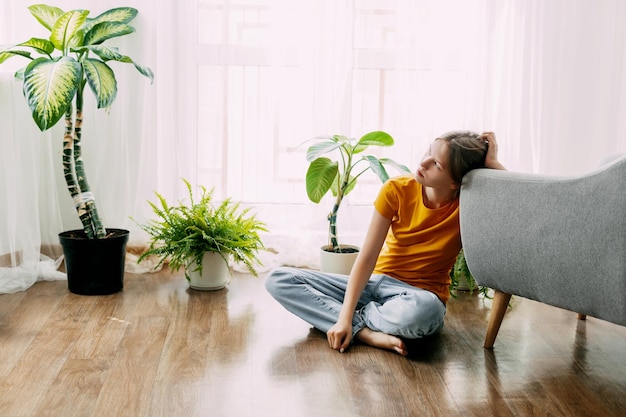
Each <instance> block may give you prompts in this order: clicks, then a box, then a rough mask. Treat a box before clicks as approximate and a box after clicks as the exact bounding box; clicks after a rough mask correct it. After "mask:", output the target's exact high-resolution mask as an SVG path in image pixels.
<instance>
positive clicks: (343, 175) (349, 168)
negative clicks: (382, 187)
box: [306, 131, 411, 252]
mask: <svg viewBox="0 0 626 417" xmlns="http://www.w3.org/2000/svg"><path fill="white" fill-rule="evenodd" d="M315 140H316V143H314V144H313V145H311V146H310V147H309V148H308V150H307V153H306V159H307V161H308V162H309V163H310V165H309V168H308V170H307V172H306V192H307V195H308V196H309V199H310V200H311V201H313V202H314V203H319V202H320V201H321V200H322V198H323V197H324V196H325V195H326V194H327V193H328V191H329V190H331V192H332V194H333V196H334V197H335V203H334V205H333V208H332V210H331V212H330V213H329V214H328V223H329V228H328V230H329V233H328V237H329V246H330V247H332V251H333V252H341V251H342V250H341V245H340V244H339V240H338V238H337V212H338V211H339V207H340V206H341V202H342V201H343V198H344V197H345V196H346V195H348V193H350V191H352V190H353V189H354V187H355V186H356V183H357V179H358V178H359V177H360V176H361V175H363V174H364V173H365V172H367V171H368V170H371V171H373V172H374V173H375V174H376V175H377V176H378V178H380V181H381V182H383V183H384V182H385V181H387V180H388V179H389V174H388V173H387V170H386V169H385V165H389V166H393V167H394V168H396V169H397V170H399V171H400V172H404V173H409V172H411V170H410V169H409V168H407V167H406V166H404V165H401V164H399V163H397V162H395V161H394V160H392V159H389V158H377V157H375V156H374V155H359V154H361V152H363V151H365V150H366V149H367V148H369V147H370V146H392V145H393V144H394V141H393V138H392V137H391V135H389V134H388V133H386V132H382V131H374V132H369V133H366V134H365V135H363V136H362V137H361V138H360V139H359V140H356V139H351V138H348V137H346V136H341V135H333V136H331V137H323V138H316V139H315ZM330 153H334V155H335V156H336V157H337V158H336V160H332V159H330V158H328V157H326V156H323V155H326V154H330ZM357 166H358V171H357Z"/></svg>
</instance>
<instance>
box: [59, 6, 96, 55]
mask: <svg viewBox="0 0 626 417" xmlns="http://www.w3.org/2000/svg"><path fill="white" fill-rule="evenodd" d="M88 14H89V11H88V10H72V11H69V12H67V13H65V14H64V15H63V16H61V17H60V18H59V19H58V20H57V21H56V23H55V24H54V27H53V28H52V34H51V35H50V42H52V44H53V45H54V47H55V48H56V49H58V50H59V51H63V52H64V53H65V51H66V50H67V49H68V48H69V46H70V45H73V44H72V43H70V41H72V39H73V38H74V36H75V35H76V34H77V33H80V30H81V28H82V26H83V24H85V20H86V19H87V15H88Z"/></svg>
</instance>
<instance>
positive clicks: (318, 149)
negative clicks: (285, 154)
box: [306, 139, 341, 162]
mask: <svg viewBox="0 0 626 417" xmlns="http://www.w3.org/2000/svg"><path fill="white" fill-rule="evenodd" d="M340 146H341V144H340V143H337V142H335V141H333V140H330V139H329V140H325V141H324V142H319V143H316V144H314V145H311V146H310V147H309V149H307V151H306V160H307V161H308V162H311V161H313V160H315V159H317V158H318V157H319V156H320V155H324V154H326V153H328V152H332V151H334V150H335V149H337V148H339V147H340Z"/></svg>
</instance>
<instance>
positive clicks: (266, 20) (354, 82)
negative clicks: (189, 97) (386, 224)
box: [197, 0, 480, 221]
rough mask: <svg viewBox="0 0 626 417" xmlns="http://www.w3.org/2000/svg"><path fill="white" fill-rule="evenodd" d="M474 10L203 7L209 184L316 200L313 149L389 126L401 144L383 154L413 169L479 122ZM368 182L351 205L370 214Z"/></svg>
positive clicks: (269, 2)
mask: <svg viewBox="0 0 626 417" xmlns="http://www.w3.org/2000/svg"><path fill="white" fill-rule="evenodd" d="M467 3H468V2H464V1H446V2H441V1H437V2H434V1H433V2H429V1H418V2H414V1H394V2H389V1H363V0H361V1H359V0H354V1H346V0H339V1H337V0H332V1H331V0H328V1H300V0H298V1H293V0H283V1H279V0H240V1H227V0H198V2H197V28H198V29H197V41H198V48H199V49H198V50H199V53H198V54H197V56H198V62H197V65H198V67H197V74H198V76H197V79H198V106H197V121H198V129H197V132H198V171H199V172H198V182H199V183H201V184H204V185H206V186H209V187H213V186H215V187H216V190H217V191H218V193H220V194H221V195H222V196H232V197H234V198H236V199H238V200H242V201H245V202H248V203H254V204H264V203H272V204H276V203H279V204H280V203H289V204H293V203H306V202H307V201H308V200H307V198H306V193H305V189H304V175H305V172H306V167H307V163H306V161H305V155H304V153H305V150H306V144H304V145H303V142H305V141H306V140H307V139H310V138H313V137H315V136H319V135H330V134H343V135H347V136H352V137H358V136H360V135H362V134H364V133H366V132H368V131H370V130H378V129H382V130H386V131H388V132H389V133H391V134H392V136H394V138H395V139H396V146H395V147H393V148H392V149H382V150H376V151H375V152H376V154H377V155H378V156H387V157H392V158H394V159H396V160H397V161H399V162H401V163H404V164H405V165H408V166H410V167H411V168H413V167H414V166H415V164H416V163H417V162H418V161H419V159H420V157H421V156H422V155H423V152H424V150H425V149H426V147H427V145H428V143H429V142H430V141H432V140H433V139H434V138H435V137H436V136H437V135H439V134H441V133H443V132H445V131H447V130H450V129H452V128H467V127H468V126H467V125H468V123H472V120H471V119H472V117H473V115H472V114H470V113H468V111H467V108H468V100H471V98H472V94H473V93H472V88H471V85H472V84H471V83H472V81H473V77H475V76H476V70H477V62H478V61H477V57H478V52H477V51H479V50H480V45H479V44H478V42H477V41H476V39H477V38H478V34H479V32H480V27H479V26H478V21H479V20H477V19H474V18H473V17H472V14H474V15H476V14H478V13H480V10H478V9H477V8H476V7H473V6H471V5H467ZM473 3H474V5H475V4H476V3H477V2H473ZM478 3H480V2H478ZM470 107H471V106H470ZM393 174H395V173H392V175H393ZM362 178H363V180H362V181H361V183H360V186H359V187H358V188H357V189H356V190H355V192H354V193H353V194H352V195H351V196H350V197H351V198H350V199H349V200H348V202H347V203H346V205H348V204H353V205H354V204H356V205H361V204H363V205H366V206H368V207H371V203H372V200H373V198H374V197H375V195H376V193H377V191H378V189H379V187H380V184H379V182H378V180H377V179H376V178H375V177H373V176H364V177H362ZM327 204H328V205H329V206H330V202H328V203H327ZM321 220H322V221H323V219H321Z"/></svg>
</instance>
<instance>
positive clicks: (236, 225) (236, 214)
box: [137, 179, 267, 279]
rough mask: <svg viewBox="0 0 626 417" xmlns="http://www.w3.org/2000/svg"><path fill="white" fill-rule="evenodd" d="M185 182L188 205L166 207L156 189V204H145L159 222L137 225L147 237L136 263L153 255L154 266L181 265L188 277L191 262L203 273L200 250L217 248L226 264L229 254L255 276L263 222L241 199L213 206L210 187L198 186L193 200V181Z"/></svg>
mask: <svg viewBox="0 0 626 417" xmlns="http://www.w3.org/2000/svg"><path fill="white" fill-rule="evenodd" d="M183 181H184V182H185V185H186V187H187V191H188V194H189V204H184V203H183V202H182V201H179V202H178V205H170V204H169V203H168V202H167V201H166V199H165V198H164V197H163V196H162V195H161V194H159V193H155V194H156V196H157V198H158V202H157V203H153V202H148V204H150V207H152V211H153V212H154V214H155V215H156V217H157V220H151V221H149V222H148V223H146V224H143V225H140V227H141V228H142V229H143V230H144V231H146V232H147V233H148V234H149V235H150V236H151V240H150V246H149V247H148V249H147V250H146V251H145V252H144V253H143V254H141V256H140V257H139V259H138V261H137V262H141V261H142V260H144V259H145V258H146V257H148V256H156V257H157V258H158V259H159V261H158V263H157V265H156V268H159V267H161V266H162V265H163V264H164V263H165V262H168V263H169V267H170V268H171V269H172V270H173V271H178V270H179V269H180V268H181V267H182V268H184V270H185V277H186V278H187V279H189V275H188V270H187V268H188V267H189V265H191V264H192V263H193V262H195V264H196V265H197V267H196V269H195V271H197V272H198V273H202V257H203V256H204V253H205V252H215V253H218V254H219V255H220V256H221V257H222V258H223V259H224V261H225V262H228V260H229V258H232V260H233V261H235V262H238V263H240V264H242V265H244V266H245V268H246V269H247V270H248V271H249V272H250V273H251V274H253V275H255V276H257V275H258V274H257V271H256V266H258V265H262V263H261V261H260V260H259V259H258V257H257V254H258V252H259V251H260V250H263V249H265V246H264V244H263V242H262V240H261V237H260V235H259V232H267V229H266V226H265V224H264V223H263V222H261V221H259V220H258V219H257V218H256V216H255V215H253V214H250V209H241V208H240V203H235V202H233V201H232V200H231V199H230V198H228V199H226V200H224V201H222V202H221V203H220V204H219V205H216V204H214V202H213V194H214V190H213V189H211V190H210V191H207V189H206V188H205V187H202V186H200V187H199V189H200V196H199V200H197V201H195V199H194V194H193V190H192V187H191V184H190V183H189V181H187V180H185V179H183Z"/></svg>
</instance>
